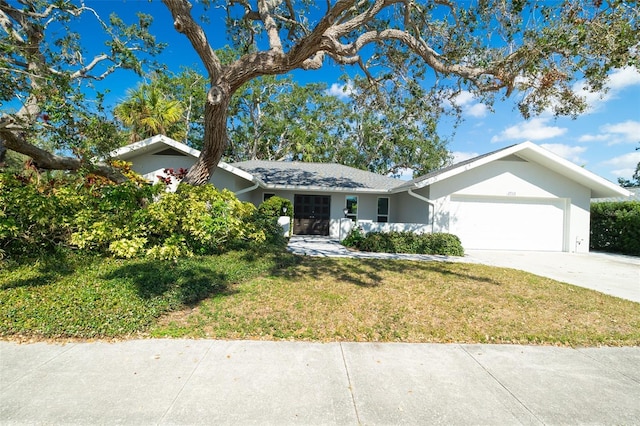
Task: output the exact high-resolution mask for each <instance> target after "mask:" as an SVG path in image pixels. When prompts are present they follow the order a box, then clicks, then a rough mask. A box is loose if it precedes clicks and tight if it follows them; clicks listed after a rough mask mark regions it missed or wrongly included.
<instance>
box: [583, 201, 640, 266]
mask: <svg viewBox="0 0 640 426" xmlns="http://www.w3.org/2000/svg"><path fill="white" fill-rule="evenodd" d="M589 246H590V248H591V249H592V250H603V251H611V252H616V253H623V254H631V255H636V256H638V255H640V201H623V202H602V203H593V204H592V205H591V238H590V244H589Z"/></svg>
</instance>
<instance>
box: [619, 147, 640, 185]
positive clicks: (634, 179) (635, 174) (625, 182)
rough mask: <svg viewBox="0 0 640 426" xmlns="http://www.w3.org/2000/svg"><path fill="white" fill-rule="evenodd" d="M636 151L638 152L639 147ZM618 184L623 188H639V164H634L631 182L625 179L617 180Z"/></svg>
mask: <svg viewBox="0 0 640 426" xmlns="http://www.w3.org/2000/svg"><path fill="white" fill-rule="evenodd" d="M636 151H640V146H639V147H637V148H636ZM618 184H619V185H620V186H622V187H624V188H635V187H640V162H638V164H636V170H635V172H633V176H631V180H629V179H625V178H618Z"/></svg>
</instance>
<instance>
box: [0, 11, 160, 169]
mask: <svg viewBox="0 0 640 426" xmlns="http://www.w3.org/2000/svg"><path fill="white" fill-rule="evenodd" d="M0 16H2V17H3V20H4V19H6V22H4V23H3V25H2V26H0V50H1V51H2V52H3V55H2V59H0V104H5V103H6V105H8V106H9V107H8V108H6V109H5V110H3V111H2V114H0V115H1V116H2V119H3V120H4V119H9V120H10V122H16V123H19V125H18V126H17V128H19V129H20V132H24V133H25V134H27V135H28V136H26V137H24V136H23V135H21V134H18V133H14V135H16V136H19V138H20V139H22V138H24V140H22V142H23V143H30V144H33V145H36V146H38V147H41V148H43V149H46V150H48V151H51V152H59V151H66V152H72V153H73V156H74V157H76V158H80V159H82V160H85V161H86V163H87V164H89V163H90V162H91V159H92V158H93V157H96V156H102V155H103V154H105V153H107V152H109V151H110V150H112V149H114V148H115V147H118V146H121V144H122V142H123V141H122V138H121V137H120V133H119V132H118V128H117V126H116V124H115V123H114V122H113V120H112V119H111V117H110V116H109V115H108V114H106V113H105V111H104V108H103V100H104V93H102V92H98V91H96V89H95V86H94V84H93V82H94V81H96V80H102V79H103V78H105V77H107V76H108V75H110V74H112V73H113V72H115V71H116V70H117V69H127V70H132V71H134V72H136V73H138V74H141V73H142V72H143V70H147V69H148V65H150V62H151V61H149V57H150V56H153V55H156V54H158V53H159V52H160V51H161V50H162V48H163V47H164V46H163V45H162V44H161V43H157V42H156V40H155V37H154V36H152V35H151V34H150V32H149V29H150V26H151V22H152V17H151V16H149V15H144V14H138V15H137V17H136V18H135V19H134V22H133V23H127V22H124V21H123V20H122V19H120V18H118V17H116V16H115V15H112V16H111V17H110V19H109V20H106V19H101V18H100V17H99V16H97V15H96V14H95V11H94V10H93V9H91V8H89V7H85V5H84V3H83V2H79V1H73V0H71V1H55V2H48V1H42V0H24V1H15V0H9V1H7V2H5V1H3V2H0ZM104 18H106V17H104ZM79 21H83V22H84V23H85V24H88V23H89V22H93V26H91V25H89V27H91V28H92V31H97V32H98V33H101V36H96V37H95V38H94V43H93V44H91V43H83V41H84V40H85V34H80V33H78V32H77V28H78V25H77V22H79ZM100 39H103V40H104V44H101V43H97V42H96V41H97V40H100ZM143 52H144V53H143ZM14 108H15V109H14ZM0 130H1V131H7V128H5V127H3V128H2V129H0ZM23 148H24V147H23ZM30 152H33V151H32V150H27V151H26V153H27V154H29V153H30ZM23 153H25V152H23Z"/></svg>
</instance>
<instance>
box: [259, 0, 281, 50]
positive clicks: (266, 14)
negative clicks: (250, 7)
mask: <svg viewBox="0 0 640 426" xmlns="http://www.w3.org/2000/svg"><path fill="white" fill-rule="evenodd" d="M258 12H259V13H260V20H261V21H262V23H263V24H264V28H265V30H266V31H267V37H268V38H269V46H270V47H271V50H273V51H275V52H282V40H280V34H278V25H277V24H276V21H275V19H273V16H271V11H270V10H269V5H268V2H267V0H259V1H258Z"/></svg>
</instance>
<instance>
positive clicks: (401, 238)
mask: <svg viewBox="0 0 640 426" xmlns="http://www.w3.org/2000/svg"><path fill="white" fill-rule="evenodd" d="M343 244H344V245H345V246H347V247H353V248H356V249H358V250H362V251H369V252H376V253H412V254H432V255H445V256H464V249H463V248H462V244H461V243H460V239H459V238H458V237H457V236H455V235H452V234H445V233H433V234H414V233H413V232H370V233H368V234H366V235H363V233H362V230H361V229H360V228H357V227H356V228H354V229H353V230H351V232H350V233H349V235H347V237H346V238H345V239H344V241H343Z"/></svg>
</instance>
